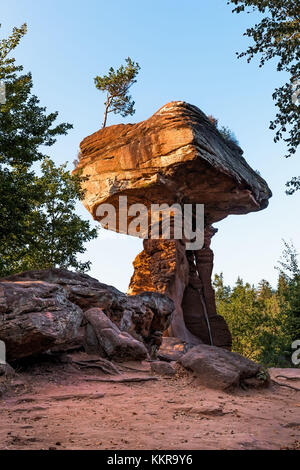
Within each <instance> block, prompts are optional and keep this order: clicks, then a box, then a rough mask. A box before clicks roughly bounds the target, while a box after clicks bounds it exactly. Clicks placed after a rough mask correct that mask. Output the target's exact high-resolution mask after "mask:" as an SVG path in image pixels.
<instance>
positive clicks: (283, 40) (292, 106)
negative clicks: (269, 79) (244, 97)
mask: <svg viewBox="0 0 300 470" xmlns="http://www.w3.org/2000/svg"><path fill="white" fill-rule="evenodd" d="M227 3H228V4H234V5H235V8H234V9H233V12H235V13H241V12H244V11H245V10H247V9H248V8H249V9H250V11H251V10H252V11H258V12H259V13H261V14H262V16H263V18H262V19H261V21H260V22H259V23H257V24H255V25H254V26H253V27H252V28H248V29H247V30H246V32H245V33H244V35H245V36H248V37H249V38H251V39H252V40H253V41H254V44H253V45H251V46H249V48H248V49H247V50H246V51H244V52H242V53H240V54H238V57H239V58H240V57H244V56H246V57H247V60H248V62H250V61H251V60H252V59H253V58H254V57H255V56H256V55H260V67H262V66H263V65H264V64H265V63H266V62H267V61H269V60H271V59H278V62H277V70H278V71H285V72H287V74H288V76H289V80H288V81H287V83H285V84H284V85H282V86H281V87H279V88H276V89H275V91H274V93H273V99H274V100H275V105H276V107H277V108H278V110H277V114H276V116H275V119H274V121H272V122H271V124H270V129H273V130H275V131H276V133H275V137H274V140H275V142H278V141H279V140H281V139H283V140H284V141H285V142H286V143H287V147H288V152H289V154H288V155H287V156H290V155H292V154H294V153H295V152H296V149H297V147H298V146H299V142H300V128H299V109H300V107H299V103H298V102H296V100H295V99H293V97H295V96H296V95H297V94H298V93H300V3H299V0H229V1H228V2H227ZM248 12H249V10H248ZM284 135H285V136H286V137H285V138H284V137H283V136H284ZM299 181H300V177H299Z"/></svg>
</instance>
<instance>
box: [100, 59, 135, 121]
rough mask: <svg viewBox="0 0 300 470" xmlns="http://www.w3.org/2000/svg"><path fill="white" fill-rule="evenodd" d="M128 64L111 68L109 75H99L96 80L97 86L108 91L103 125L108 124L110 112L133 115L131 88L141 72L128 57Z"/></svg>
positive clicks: (126, 60)
mask: <svg viewBox="0 0 300 470" xmlns="http://www.w3.org/2000/svg"><path fill="white" fill-rule="evenodd" d="M125 62H126V65H125V66H124V65H121V67H119V68H118V69H117V70H115V69H114V68H113V67H111V68H110V69H109V72H108V75H104V76H103V77H100V76H97V77H96V78H95V79H94V81H95V85H96V88H97V89H98V90H100V91H103V92H105V93H106V101H105V111H104V120H103V125H102V127H105V126H106V121H107V115H108V113H111V112H113V113H114V114H121V116H123V117H126V116H128V115H131V116H132V115H133V114H134V113H135V110H134V104H135V103H134V101H132V98H131V96H130V95H129V94H128V92H129V89H130V88H131V87H132V85H133V84H134V83H136V80H135V77H136V76H137V74H138V73H139V70H140V66H139V64H138V63H137V62H134V61H132V60H131V59H130V57H128V58H127V59H125Z"/></svg>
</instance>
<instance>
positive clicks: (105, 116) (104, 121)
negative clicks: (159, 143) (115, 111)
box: [102, 97, 110, 129]
mask: <svg viewBox="0 0 300 470" xmlns="http://www.w3.org/2000/svg"><path fill="white" fill-rule="evenodd" d="M109 104H110V103H109V99H108V97H107V100H106V103H105V111H104V120H103V124H102V129H104V127H105V126H106V121H107V114H108V108H109Z"/></svg>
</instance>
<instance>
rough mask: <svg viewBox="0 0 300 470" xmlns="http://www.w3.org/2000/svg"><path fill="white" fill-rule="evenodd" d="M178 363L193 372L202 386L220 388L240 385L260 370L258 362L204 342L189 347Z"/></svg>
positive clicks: (255, 376)
mask: <svg viewBox="0 0 300 470" xmlns="http://www.w3.org/2000/svg"><path fill="white" fill-rule="evenodd" d="M179 363H180V364H181V365H183V366H184V367H185V368H187V369H189V370H192V371H193V372H195V373H196V375H197V376H198V377H199V379H200V381H201V384H203V385H204V386H206V387H209V388H215V389H222V390H224V389H226V388H230V387H236V386H239V385H242V384H243V382H244V380H247V379H250V378H257V376H258V374H259V372H260V371H261V366H260V365H259V364H256V363H255V362H253V361H250V360H249V359H247V358H245V357H243V356H241V355H240V354H237V353H234V352H231V351H227V350H226V349H222V348H217V347H215V346H208V345H206V344H201V345H199V346H195V347H194V348H192V349H190V350H189V351H188V352H187V353H186V354H185V355H184V356H182V357H181V358H180V359H179ZM259 380H260V379H258V381H259ZM263 383H264V380H263V379H261V384H262V385H263Z"/></svg>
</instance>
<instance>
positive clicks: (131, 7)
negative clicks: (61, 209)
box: [0, 0, 300, 291]
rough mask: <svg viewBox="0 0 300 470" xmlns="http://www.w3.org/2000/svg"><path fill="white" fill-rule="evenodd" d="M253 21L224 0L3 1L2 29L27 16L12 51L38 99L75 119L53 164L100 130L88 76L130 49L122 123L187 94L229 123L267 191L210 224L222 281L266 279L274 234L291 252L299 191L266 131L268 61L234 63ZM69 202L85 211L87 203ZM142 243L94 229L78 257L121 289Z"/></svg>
mask: <svg viewBox="0 0 300 470" xmlns="http://www.w3.org/2000/svg"><path fill="white" fill-rule="evenodd" d="M257 19H258V16H257V15H254V14H251V15H246V14H244V15H243V14H240V15H235V14H232V13H231V7H229V6H228V5H226V0H209V1H205V0H186V1H185V2H182V1H179V0H152V1H151V2H149V1H145V0H139V1H137V0H127V1H126V2H125V1H124V0H110V1H102V0H85V1H84V2H83V1H81V0H60V1H58V0H42V1H41V0H9V1H6V2H4V1H2V2H1V19H0V22H1V23H2V28H1V31H0V35H1V37H3V36H5V35H7V34H8V33H9V32H10V30H11V28H12V27H13V26H14V25H21V24H22V23H23V22H27V23H28V28H29V31H28V34H27V36H26V38H25V39H23V41H22V44H21V45H20V46H19V48H18V51H17V53H16V58H17V60H18V62H19V63H21V64H23V65H24V69H25V71H28V70H30V71H32V73H33V79H34V91H35V93H36V94H37V95H38V97H39V98H40V100H41V103H42V104H43V105H45V106H47V108H48V110H49V111H54V110H58V111H59V113H60V120H64V121H68V122H71V123H73V125H74V129H73V130H72V131H71V132H70V133H69V135H68V136H67V137H62V138H60V139H59V141H58V142H57V144H56V145H55V146H54V147H53V148H52V149H51V152H49V153H50V156H51V157H52V158H53V159H54V160H55V161H56V162H57V163H62V162H65V161H69V162H70V168H72V161H73V160H74V158H75V157H76V154H77V151H78V147H79V143H80V141H81V140H82V139H83V138H84V137H85V136H87V135H89V134H91V133H92V132H94V131H96V130H97V129H98V128H99V127H100V124H101V122H102V115H103V96H101V94H100V93H99V92H98V91H97V90H96V89H95V87H94V84H93V78H94V77H95V75H101V74H103V73H106V71H107V69H108V68H109V67H110V66H111V65H113V66H119V65H120V64H121V63H122V62H123V61H124V58H126V57H128V56H130V57H131V58H133V59H134V60H136V61H138V62H139V63H140V65H141V72H140V75H139V77H138V83H137V84H136V85H135V86H134V88H133V89H132V94H133V96H134V99H135V101H136V114H135V115H134V116H133V117H131V118H130V119H128V120H127V121H128V122H137V121H140V120H143V119H146V118H148V117H149V116H151V115H152V114H153V113H154V112H155V111H156V110H157V109H158V108H160V107H161V106H162V105H164V104H166V103H167V102H169V101H172V100H185V101H187V102H190V103H192V104H194V105H196V106H198V107H199V108H201V109H202V110H203V111H204V112H206V113H208V114H213V115H215V116H216V117H218V118H219V120H220V123H221V124H223V125H227V126H229V127H230V128H231V129H232V130H233V131H234V133H235V134H236V136H237V138H238V140H239V142H240V145H241V147H242V148H243V149H244V152H245V157H246V159H247V161H248V162H249V164H250V165H251V166H252V167H253V168H254V169H256V170H259V171H260V172H261V174H262V176H263V177H264V178H265V179H266V180H267V182H268V183H269V186H270V187H271V189H272V191H273V194H274V196H273V198H272V199H271V201H270V205H269V208H268V209H266V210H264V211H262V212H260V213H254V214H249V215H244V216H234V215H233V216H230V217H228V218H227V219H225V220H224V221H222V222H220V223H219V224H217V227H218V228H219V233H218V234H217V235H216V236H215V238H214V241H213V249H214V251H215V271H216V272H220V271H223V273H224V276H225V281H226V282H227V283H230V284H232V283H234V282H235V280H236V278H237V276H238V275H240V276H242V277H243V278H244V280H247V281H249V282H251V283H257V282H258V281H259V280H260V279H262V278H266V279H268V280H269V281H271V282H272V283H273V285H275V284H276V278H277V273H276V271H275V270H274V265H275V264H276V261H277V259H278V258H279V256H280V253H281V251H282V242H281V239H282V238H285V239H287V240H289V239H292V240H293V241H294V244H295V245H296V247H297V248H299V249H300V240H299V229H300V217H299V202H300V192H299V193H298V194H296V195H295V196H292V197H291V196H290V197H288V196H286V195H285V194H284V184H285V182H286V181H287V180H288V179H290V178H291V177H292V176H293V175H298V174H299V173H300V172H299V155H298V156H295V157H293V158H291V159H288V160H286V159H284V158H283V155H284V153H285V147H284V145H283V144H274V143H273V133H272V131H270V130H269V129H268V126H269V121H270V120H271V118H272V117H273V116H274V114H275V107H274V103H273V101H272V97H271V95H272V91H273V90H274V88H275V87H276V86H278V85H280V84H281V83H282V82H283V81H284V80H285V76H284V74H280V73H277V72H276V70H275V65H274V63H270V64H267V65H266V66H265V67H264V68H263V69H259V68H258V62H257V60H255V61H253V63H251V64H247V62H246V61H245V60H241V59H240V60H237V59H236V55H235V52H236V51H241V50H243V49H244V48H245V47H247V44H248V39H247V38H245V37H243V36H242V34H243V32H244V30H245V29H246V27H247V26H250V25H251V24H253V23H254V22H255V21H256V20H257ZM120 120H122V122H126V121H125V120H124V119H122V118H120V117H118V116H110V124H115V123H118V122H120ZM78 210H79V212H80V214H82V215H83V216H84V217H87V218H89V215H88V213H87V212H86V211H85V209H84V208H81V207H79V209H78ZM140 250H141V241H140V240H138V239H135V238H131V237H125V236H121V235H116V234H112V233H106V232H105V231H101V233H100V236H99V238H98V239H97V240H95V241H93V242H91V243H90V244H89V245H88V250H87V252H86V253H85V255H84V259H90V260H91V261H92V263H93V264H92V269H91V272H90V274H91V275H92V276H94V277H96V278H98V279H99V280H101V281H102V282H105V283H108V284H113V285H115V286H116V287H117V288H119V289H121V290H123V291H124V290H126V288H127V285H128V282H129V279H130V276H131V274H132V261H133V259H134V257H135V256H136V254H137V253H138V252H139V251H140Z"/></svg>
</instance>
